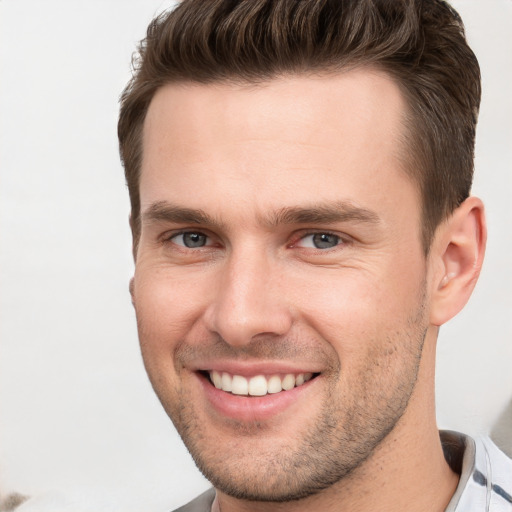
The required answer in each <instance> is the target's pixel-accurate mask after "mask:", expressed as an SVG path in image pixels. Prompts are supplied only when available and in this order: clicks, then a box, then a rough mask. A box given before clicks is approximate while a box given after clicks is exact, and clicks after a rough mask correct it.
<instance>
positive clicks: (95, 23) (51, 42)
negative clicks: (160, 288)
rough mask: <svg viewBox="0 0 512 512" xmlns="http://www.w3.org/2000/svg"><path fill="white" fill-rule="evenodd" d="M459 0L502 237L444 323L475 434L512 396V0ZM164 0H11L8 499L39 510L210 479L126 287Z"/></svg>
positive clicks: (0, 99)
mask: <svg viewBox="0 0 512 512" xmlns="http://www.w3.org/2000/svg"><path fill="white" fill-rule="evenodd" d="M453 3H454V5H455V6H456V7H457V8H458V9H459V12H460V13H461V15H462V17H463V19H464V20H465V23H466V27H467V32H468V39H469V41H470V44H471V45H472V47H473V48H474V50H475V52H476V54H477V56H478V57H479V60H480V63H481V67H482V75H483V87H484V96H483V102H482V109H481V115H480V125H479V130H478V143H477V160H476V167H477V178H476V182H475V186H474V192H475V194H476V195H479V196H480V197H482V198H483V199H484V201H485V202H486V204H487V214H488V221H489V226H490V229H489V234H490V239H489V246H488V253H487V261H486V265H485V269H484V272H483V275H482V277H481V281H480V283H479V285H478V287H477V290H476V292H475V294H474V296H473V298H472V300H471V302H470V304H469V305H468V307H467V308H466V310H465V311H464V312H463V313H462V314H461V315H459V317H457V318H456V319H455V320H454V321H452V322H451V323H450V324H449V325H447V326H446V327H444V328H443V329H442V332H441V337H440V341H439V363H438V382H437V394H438V411H439V412H438V418H439V424H440V426H441V427H444V428H451V429H456V430H461V431H464V432H467V433H471V434H478V433H485V432H488V431H489V430H490V429H491V428H492V426H493V424H494V422H495V421H496V419H497V418H498V417H499V416H500V414H501V413H502V411H503V410H504V409H505V408H506V407H507V404H508V403H509V402H510V399H511V397H512V364H511V363H512V342H511V340H512V314H511V310H512V172H511V167H512V128H511V127H512V121H511V119H512V62H511V58H512V57H511V55H512V2H511V1H510V0H485V1H483V0H458V1H456V2H453ZM168 5H169V3H166V2H162V1H157V0H152V1H149V0H130V1H127V0H125V1H123V2H121V1H118V2H114V1H110V2H105V1H99V0H96V1H91V0H89V1H87V2H84V1H80V2H79V1H78V0H72V1H70V0H67V1H64V0H62V1H60V2H58V1H55V0H47V1H40V0H33V1H21V0H0V123H1V124H0V172H1V174H0V235H1V238H0V244H1V245H0V290H1V303H0V315H1V317H0V335H1V346H0V494H2V493H3V494H5V493H8V492H12V491H19V492H22V493H26V494H29V495H35V496H39V500H40V504H39V505H38V507H37V510H38V512H40V511H43V510H52V511H55V510H56V509H55V508H47V509H46V508H44V507H45V505H44V504H43V503H44V502H45V500H50V501H51V500H53V501H59V500H60V502H61V503H62V504H65V505H62V507H61V509H62V510H73V511H74V512H79V510H95V511H99V510H122V511H126V512H129V511H140V510H145V511H150V510H154V511H164V510H169V509H172V508H173V507H175V506H177V505H179V504H182V503H184V502H185V501H186V500H188V499H190V498H192V497H193V496H194V495H195V494H196V493H197V492H199V491H200V490H201V489H204V488H206V487H207V486H208V484H207V482H206V481H205V480H204V479H203V478H202V477H201V476H200V475H199V474H198V472H197V470H196V469H195V467H194V465H193V463H192V461H191V459H190V457H189V456H188V454H187V452H186V450H185V448H184V447H183V446H182V444H181V441H180V440H179V438H178V436H177V434H176V432H175V431H174V428H173V427H172V425H171V423H170V421H169V420H168V419H167V417H166V416H165V414H164V412H163V410H161V408H160V405H159V404H158V402H157V400H156V398H155V397H154V396H153V392H152V390H151V388H150V386H149V384H148V381H147V378H146V376H145V373H144V369H143V366H142V363H141V360H140V355H139V350H138V344H137V337H136V327H135V320H134V314H133V311H132V308H131V304H130V300H129V295H128V280H129V278H130V276H131V274H132V272H133V264H132V261H131V256H130V233H129V229H128V213H129V203H128V194H127V191H126V189H125V185H124V177H123V172H122V168H121V165H120V163H119V158H118V152H117V138H116V122H117V111H118V97H119V94H120V92H121V90H122V88H123V86H124V85H125V83H126V81H127V80H128V78H129V73H130V58H131V53H132V51H133V50H134V48H135V44H136V42H137V41H138V40H139V39H140V38H142V37H143V36H144V33H145V28H146V26H147V24H148V22H149V21H150V19H151V18H152V17H153V15H154V14H155V13H157V12H159V11H161V10H163V9H164V8H166V7H168ZM510 428H511V429H512V426H510ZM59 493H60V494H59ZM73 500H76V501H78V502H80V505H78V504H77V503H75V502H74V501H73ZM25 507H27V505H26V506H25ZM28 509H29V508H28V507H27V510H28ZM30 510H32V509H30ZM33 510H36V509H35V508H34V509H33ZM59 510H60V509H59Z"/></svg>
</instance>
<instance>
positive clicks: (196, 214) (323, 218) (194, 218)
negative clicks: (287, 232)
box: [142, 201, 380, 228]
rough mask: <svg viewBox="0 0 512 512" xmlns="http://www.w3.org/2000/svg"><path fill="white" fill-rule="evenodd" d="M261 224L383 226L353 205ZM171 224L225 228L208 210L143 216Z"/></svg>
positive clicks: (288, 214)
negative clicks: (353, 223)
mask: <svg viewBox="0 0 512 512" xmlns="http://www.w3.org/2000/svg"><path fill="white" fill-rule="evenodd" d="M258 220H259V221H260V223H261V224H263V225H266V226H268V227H271V228H274V227H277V226H279V225H282V224H334V223H337V222H358V223H359V222H360V223H365V224H379V223H380V217H379V216H378V215H377V213H376V212H374V211H372V210H369V209H367V208H362V207H360V206H356V205H354V204H353V203H351V202H349V201H336V202H332V203H326V204H324V203H322V204H312V205H306V206H292V207H284V208H280V209H279V210H276V211H275V212H271V213H269V214H265V215H263V216H260V218H259V219H258ZM153 221H156V222H169V223H175V224H198V225H207V226H212V227H217V228H221V227H223V223H222V222H219V221H218V220H217V219H215V218H214V217H212V216H211V215H209V214H207V213H206V212H205V211H204V210H201V209H193V208H185V207H181V206H178V205H174V204H171V203H169V202H167V201H158V202H156V203H153V204H151V205H150V206H149V207H148V208H147V209H146V210H145V211H144V212H143V214H142V222H143V223H151V222H153Z"/></svg>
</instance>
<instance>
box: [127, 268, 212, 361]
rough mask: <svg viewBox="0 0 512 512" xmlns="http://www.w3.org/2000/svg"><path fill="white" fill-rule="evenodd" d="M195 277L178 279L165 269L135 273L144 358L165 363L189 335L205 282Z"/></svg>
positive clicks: (138, 320)
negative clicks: (153, 358) (151, 358)
mask: <svg viewBox="0 0 512 512" xmlns="http://www.w3.org/2000/svg"><path fill="white" fill-rule="evenodd" d="M195 274H196V275H194V273H193V272H192V273H190V275H186V276H180V275H176V273H173V272H170V271H169V270H168V269H158V268H156V269H155V268H144V267H139V268H137V269H136V272H135V279H134V303H135V311H136V315H137V323H138V326H139V338H140V342H141V348H142V351H143V355H144V356H145V357H155V358H156V357H165V358H166V359H168V358H169V357H168V356H172V353H173V352H174V350H175V349H176V347H177V346H178V345H179V344H180V343H182V342H183V341H184V340H185V339H186V337H187V336H190V335H191V333H192V331H193V326H194V325H195V324H196V322H197V319H198V318H199V317H200V316H201V312H202V310H203V307H204V306H203V303H202V298H204V297H205V284H204V279H201V278H200V276H198V275H197V274H199V273H198V272H197V273H195Z"/></svg>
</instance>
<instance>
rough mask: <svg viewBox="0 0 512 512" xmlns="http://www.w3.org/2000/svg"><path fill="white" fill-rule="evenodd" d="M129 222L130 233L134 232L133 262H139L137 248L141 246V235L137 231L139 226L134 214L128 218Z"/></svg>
mask: <svg viewBox="0 0 512 512" xmlns="http://www.w3.org/2000/svg"><path fill="white" fill-rule="evenodd" d="M128 222H129V224H130V231H131V232H132V256H133V261H135V262H136V261H137V248H138V245H139V234H138V230H137V226H136V225H135V222H134V220H133V217H132V214H131V213H130V215H129V217H128Z"/></svg>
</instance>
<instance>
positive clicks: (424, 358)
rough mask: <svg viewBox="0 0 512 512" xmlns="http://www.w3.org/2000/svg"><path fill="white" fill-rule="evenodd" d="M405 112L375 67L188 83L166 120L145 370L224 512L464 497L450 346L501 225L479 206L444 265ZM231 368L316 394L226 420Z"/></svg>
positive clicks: (469, 208)
mask: <svg viewBox="0 0 512 512" xmlns="http://www.w3.org/2000/svg"><path fill="white" fill-rule="evenodd" d="M405 109H406V105H405V104H404V101H403V99H402V96H401V94H400V92H399V89H398V87H397V86H396V85H395V84H394V83H393V81H392V80H391V79H390V78H388V77H387V76H386V75H385V74H383V73H379V72H376V71H372V70H368V69H366V70H352V71H349V72H346V73H340V74H338V75H331V76H328V77H306V76H294V77H285V78H281V79H278V80H277V79H276V80H273V81H270V82H267V83H264V84H260V85H258V86H254V85H252V86H249V85H246V86H241V85H234V84H214V85H198V84H175V85H168V86H165V87H163V88H162V89H160V90H159V91H158V92H157V94H156V96H155V97H154V99H153V101H152V103H151V105H150V108H149V112H148V115H147V118H146V122H145V127H144V158H143V166H142V176H141V183H140V193H141V202H142V230H141V237H140V243H139V245H138V249H137V253H136V271H135V276H134V280H133V282H132V286H131V291H132V297H133V302H134V305H135V309H136V314H137V321H138V326H139V337H140V341H141V347H142V355H143V358H144V362H145V365H146V369H147V371H148V375H149V377H150V379H151V382H152V384H153V387H154V389H155V391H156V393H157V395H158V396H159V398H160V400H161V402H162V404H163V406H164V408H165V410H166V411H167V413H168V414H169V416H170V417H171V419H172V420H173V422H174V424H175V426H176V428H177V430H178V432H179V433H180V435H181V436H182V438H183V440H184V442H185V444H186V445H187V447H188V448H189V450H190V452H191V454H192V456H193V457H194V459H195V461H196V463H197V464H198V466H199V467H200V469H201V470H202V471H203V473H204V474H205V475H206V476H207V478H208V479H210V481H212V482H213V484H214V485H215V487H216V488H217V490H218V504H220V505H221V508H222V510H223V511H229V510H303V509H307V508H308V507H311V506H314V507H319V508H316V509H318V510H320V509H322V510H326V511H327V510H345V508H347V509H348V508H349V507H357V508H356V509H357V510H366V509H369V508H370V507H373V506H376V505H377V504H378V507H379V510H399V509H400V506H399V505H400V501H401V500H402V501H403V506H404V508H403V509H404V510H405V509H408V510H443V509H444V507H445V506H446V504H447V502H448V501H449V498H450V496H451V494H452V493H453V491H454V489H455V486H456V483H457V477H456V475H454V474H453V473H452V472H451V471H450V470H449V468H448V466H447V465H446V463H445V462H444V459H443V457H442V452H441V448H440V443H439V438H438V435H437V429H436V425H435V408H434V398H433V397H434V391H433V382H434V378H433V375H434V363H435V355H434V354H435V340H436V336H437V326H438V325H440V324H441V323H443V322H444V321H446V320H447V319H448V318H449V317H450V316H453V314H455V313H456V312H457V311H458V310H459V309H460V308H461V307H462V305H463V304H464V303H465V301H466V300H467V297H469V294H470V293H471V289H472V286H473V285H474V281H475V280H476V275H477V274H478V269H479V262H480V261H481V257H482V255H483V243H484V241H485V230H484V228H483V227H482V226H483V217H482V207H481V204H480V203H479V202H478V200H474V199H471V200H468V202H467V203H466V204H464V205H463V206H462V207H461V209H460V213H459V214H458V215H455V216H454V218H453V219H450V222H447V223H445V224H444V225H443V226H442V227H441V228H440V229H439V232H438V233H437V234H436V239H435V241H434V243H433V246H432V250H431V253H430V256H429V257H428V258H426V257H425V255H424V252H423V248H422V245H421V202H420V198H419V193H418V187H417V186H416V184H415V183H413V182H412V181H411V180H410V179H409V178H408V177H407V175H406V173H405V172H404V170H403V169H402V168H401V161H402V159H401V158H400V152H401V151H403V149H404V148H402V147H401V145H400V143H399V142H398V141H399V140H400V134H401V130H402V125H401V119H402V115H403V113H404V111H405ZM184 233H185V234H184ZM455 233H458V236H459V238H458V239H457V240H455V238H454V234H455ZM320 234H326V235H327V237H325V236H324V237H323V238H322V237H320V238H319V236H318V235H320ZM191 240H192V241H193V242H195V243H197V246H194V247H187V244H189V245H190V241H191ZM318 240H321V241H323V242H325V241H326V240H327V242H328V243H327V246H325V245H324V246H320V247H319V246H318V243H317V242H318ZM477 252H478V255H476V256H475V254H476V253H477ZM479 258H480V259H479ZM471 272H472V273H471ZM446 276H448V277H446ZM453 283H455V284H453ZM450 286H451V288H450ZM447 289H449V291H447ZM443 301H444V302H443ZM211 369H218V370H223V369H224V370H226V371H229V372H231V373H242V372H245V374H247V375H249V376H251V375H258V374H261V373H265V374H272V373H280V372H283V373H286V372H287V371H291V372H300V371H309V372H312V373H315V375H316V378H314V379H313V380H312V381H311V382H309V383H308V384H307V385H305V386H304V387H302V388H297V389H296V390H295V391H294V393H296V394H295V395H293V399H292V400H289V401H288V402H286V403H285V404H284V405H283V404H281V405H279V407H277V408H276V409H275V411H274V410H272V411H274V412H271V413H265V412H264V409H265V403H267V402H265V399H266V398H265V397H264V398H263V399H259V401H257V400H255V399H254V398H251V397H245V398H240V399H239V400H238V401H236V402H234V401H233V400H231V399H232V395H229V396H227V397H226V400H231V401H230V402H229V403H230V404H231V406H233V403H234V404H235V405H234V406H233V407H231V406H230V407H231V409H229V410H230V411H231V412H230V414H226V413H225V410H224V409H223V408H222V406H221V407H220V408H219V406H218V402H215V401H212V398H211V397H212V396H213V395H211V394H209V392H208V391H207V390H208V389H209V388H208V386H210V384H209V383H208V381H207V379H206V378H205V377H204V376H203V375H202V373H200V371H201V372H202V371H207V370H211ZM210 389H211V388H210ZM224 395H227V394H224ZM215 396H217V397H218V396H219V395H215ZM220 396H221V397H220V399H218V401H220V402H222V401H223V398H222V393H221V395H220ZM289 396H292V395H289ZM251 401H252V402H251ZM255 404H256V405H255ZM233 410H235V412H233ZM408 481H410V482H411V485H410V486H407V482H408ZM397 482H399V483H400V485H399V486H398V484H397ZM412 482H414V485H412ZM404 489H405V490H404ZM433 490H434V491H433ZM291 500H293V501H291ZM297 500H299V501H297ZM411 503H413V505H411ZM343 507H345V508H343ZM352 509H354V508H352Z"/></svg>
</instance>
